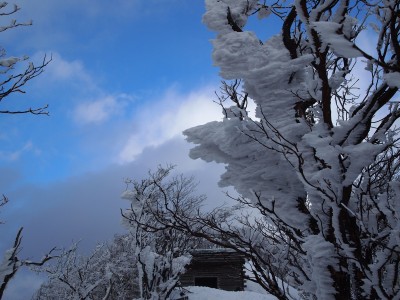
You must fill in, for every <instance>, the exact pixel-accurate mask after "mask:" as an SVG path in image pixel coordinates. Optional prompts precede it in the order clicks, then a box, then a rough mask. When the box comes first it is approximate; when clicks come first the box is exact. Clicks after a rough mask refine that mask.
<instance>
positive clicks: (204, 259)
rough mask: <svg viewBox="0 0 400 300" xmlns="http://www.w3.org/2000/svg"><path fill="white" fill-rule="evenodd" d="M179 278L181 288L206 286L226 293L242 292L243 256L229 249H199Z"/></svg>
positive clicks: (194, 252)
mask: <svg viewBox="0 0 400 300" xmlns="http://www.w3.org/2000/svg"><path fill="white" fill-rule="evenodd" d="M191 254H192V261H191V263H190V265H189V266H188V268H187V270H186V272H185V273H184V274H183V275H182V276H181V278H180V282H181V285H182V286H206V287H211V288H216V289H221V290H226V291H243V289H244V263H245V259H244V256H243V255H241V254H239V253H237V252H235V251H233V250H230V249H199V250H195V251H193V252H192V253H191Z"/></svg>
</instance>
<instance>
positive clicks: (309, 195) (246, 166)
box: [184, 0, 400, 299]
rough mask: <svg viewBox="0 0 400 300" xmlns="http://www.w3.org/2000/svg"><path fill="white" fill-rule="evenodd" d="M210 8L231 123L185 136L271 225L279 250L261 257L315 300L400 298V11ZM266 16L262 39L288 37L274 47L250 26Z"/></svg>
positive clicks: (388, 6)
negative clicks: (272, 259) (251, 107)
mask: <svg viewBox="0 0 400 300" xmlns="http://www.w3.org/2000/svg"><path fill="white" fill-rule="evenodd" d="M206 8H207V11H206V13H205V15H204V17H203V21H204V22H205V23H206V25H207V26H208V27H209V28H210V29H211V30H213V31H215V32H216V33H217V36H216V38H215V39H214V40H213V42H212V43H213V46H214V50H213V60H214V64H215V65H217V66H218V67H219V68H220V70H221V76H222V77H223V78H224V79H225V80H227V81H228V82H224V83H223V89H222V90H223V93H222V95H221V96H220V100H221V104H222V105H223V106H224V119H223V120H222V121H220V122H217V121H215V122H210V123H208V124H205V125H202V126H197V127H194V128H191V129H188V130H186V131H185V132H184V134H185V135H186V136H187V139H188V141H189V142H192V143H195V144H197V146H196V147H195V148H193V149H192V150H191V153H190V156H191V157H192V158H201V159H203V160H205V161H215V162H218V163H223V164H225V165H226V172H225V173H224V174H223V175H222V176H221V181H220V185H221V186H233V187H234V188H235V189H236V191H237V192H238V193H239V194H240V195H241V197H240V198H239V199H237V200H238V201H239V202H241V203H242V204H243V203H248V206H250V207H252V208H253V209H254V210H255V211H254V214H256V215H257V214H258V215H262V216H263V218H264V220H265V221H266V222H264V223H262V224H260V230H261V232H262V233H263V234H264V235H265V236H266V237H268V236H270V237H271V239H270V242H265V243H264V245H263V246H262V247H263V248H264V249H265V251H266V252H269V253H271V254H273V253H276V255H279V259H281V260H283V264H284V265H285V268H286V270H287V271H286V272H285V273H284V278H283V280H284V281H285V282H287V283H288V284H290V285H293V286H295V287H296V288H297V289H298V290H299V291H300V292H301V293H302V294H303V295H304V297H306V298H310V299H312V298H315V297H316V298H317V299H393V298H398V297H400V278H399V275H400V271H399V264H400V235H399V232H400V231H399V230H400V220H399V217H400V215H399V213H400V202H399V200H400V181H399V167H400V161H399V154H400V152H399V151H400V150H399V146H400V145H399V132H398V128H397V119H398V118H399V116H400V108H399V105H398V104H399V102H398V100H397V96H398V88H399V87H400V42H399V31H400V22H399V20H400V1H398V0H384V1H381V0H379V1H375V0H352V1H348V0H313V1H311V0H293V1H288V0H286V1H285V0H282V1H281V0H274V1H258V0H206ZM254 16H258V19H259V22H263V23H261V25H260V26H258V27H257V30H262V28H265V29H270V28H273V27H274V26H276V25H277V24H278V23H279V24H280V30H279V31H278V32H277V34H275V35H273V36H271V37H270V38H269V39H268V40H266V41H261V40H260V38H259V37H258V36H257V35H256V33H254V32H253V31H250V30H248V29H247V26H246V25H247V21H248V19H249V18H251V17H254ZM268 22H270V23H269V24H268ZM253 24H254V23H253ZM260 28H261V29H260ZM360 37H363V39H364V40H365V39H367V40H368V42H367V43H365V42H364V43H363V41H362V40H361V38H360ZM370 45H372V46H370ZM229 80H233V83H229ZM239 82H241V84H238V83H239ZM250 99H251V100H252V101H254V103H255V106H256V110H255V117H253V118H251V117H250V116H249V114H248V112H247V111H246V106H247V103H248V101H250ZM225 100H226V101H225ZM228 101H232V104H231V105H232V106H230V107H229V105H226V103H227V102H228ZM251 236H252V235H250V236H249V238H248V240H249V243H251V239H252V238H251ZM283 254H284V255H283Z"/></svg>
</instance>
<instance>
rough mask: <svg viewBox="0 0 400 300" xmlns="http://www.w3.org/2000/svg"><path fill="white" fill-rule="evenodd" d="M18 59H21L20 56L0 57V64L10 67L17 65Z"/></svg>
mask: <svg viewBox="0 0 400 300" xmlns="http://www.w3.org/2000/svg"><path fill="white" fill-rule="evenodd" d="M18 61H20V58H18V57H8V58H3V59H0V66H2V67H6V68H9V67H12V66H13V65H15V64H16V63H17V62H18Z"/></svg>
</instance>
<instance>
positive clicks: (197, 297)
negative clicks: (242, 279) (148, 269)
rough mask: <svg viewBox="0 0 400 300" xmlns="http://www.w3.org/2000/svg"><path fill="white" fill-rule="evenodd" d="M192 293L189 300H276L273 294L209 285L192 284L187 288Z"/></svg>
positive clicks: (189, 294)
mask: <svg viewBox="0 0 400 300" xmlns="http://www.w3.org/2000/svg"><path fill="white" fill-rule="evenodd" d="M187 289H188V290H189V291H190V293H188V294H187V296H188V297H189V300H215V299H218V300H243V299H251V300H276V299H277V298H275V297H274V296H272V295H266V294H259V293H255V292H247V291H240V292H228V291H223V290H217V289H212V288H207V287H200V286H191V287H188V288H187Z"/></svg>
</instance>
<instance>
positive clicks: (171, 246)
mask: <svg viewBox="0 0 400 300" xmlns="http://www.w3.org/2000/svg"><path fill="white" fill-rule="evenodd" d="M171 171H172V167H168V168H161V167H159V168H158V170H157V171H156V172H154V173H150V174H149V177H148V178H147V179H144V180H142V181H131V180H128V181H127V185H128V188H127V190H126V191H125V192H124V193H123V194H122V198H124V199H127V200H129V201H130V202H131V208H130V209H128V210H126V211H125V212H124V213H123V216H124V222H125V224H126V225H127V227H128V228H129V229H130V231H131V233H132V235H133V236H135V242H136V259H137V262H138V264H137V268H138V272H139V287H140V290H141V299H151V300H158V299H160V300H165V299H168V297H169V296H170V294H171V292H172V291H173V289H174V288H175V287H177V286H179V277H180V275H181V274H182V273H183V272H184V271H185V267H186V266H187V265H188V264H189V263H190V260H191V255H190V250H192V249H193V248H194V247H196V245H197V244H198V243H199V241H198V240H197V239H196V238H193V237H192V236H191V235H189V234H187V233H185V232H182V231H180V230H177V229H175V228H173V225H174V224H173V212H174V211H176V209H180V210H188V211H191V212H195V211H196V210H197V209H198V207H197V206H196V204H198V203H199V201H200V200H201V199H203V198H202V197H196V196H194V195H193V193H192V192H193V189H194V184H193V182H192V180H191V179H186V178H184V177H179V176H176V177H172V178H171V179H169V178H168V175H169V174H170V173H171Z"/></svg>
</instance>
